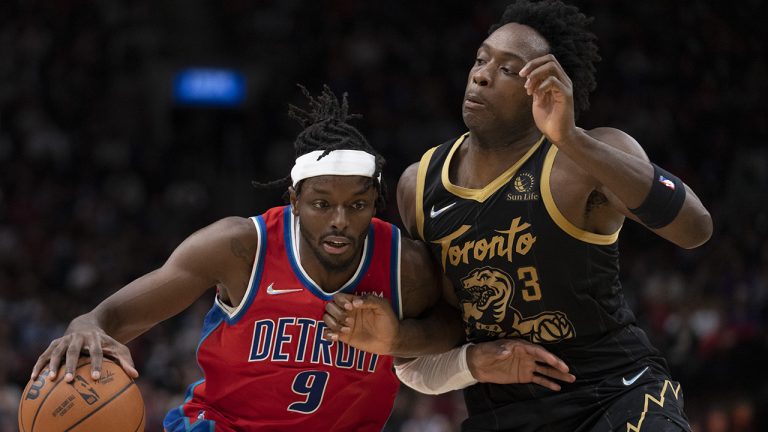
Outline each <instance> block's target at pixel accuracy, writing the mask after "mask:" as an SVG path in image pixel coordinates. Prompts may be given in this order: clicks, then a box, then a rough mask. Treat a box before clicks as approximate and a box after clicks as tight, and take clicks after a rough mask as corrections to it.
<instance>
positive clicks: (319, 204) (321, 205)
mask: <svg viewBox="0 0 768 432" xmlns="http://www.w3.org/2000/svg"><path fill="white" fill-rule="evenodd" d="M312 207H315V208H326V207H328V203H327V202H325V201H315V202H313V203H312Z"/></svg>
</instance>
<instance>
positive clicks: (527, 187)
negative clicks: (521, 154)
mask: <svg viewBox="0 0 768 432" xmlns="http://www.w3.org/2000/svg"><path fill="white" fill-rule="evenodd" d="M534 184H535V179H534V178H533V176H532V175H531V173H528V172H521V173H520V174H518V175H517V176H516V177H515V180H514V181H513V182H512V186H513V187H514V188H515V192H516V193H515V192H509V193H507V201H532V200H537V199H539V194H538V193H536V192H535V191H534Z"/></svg>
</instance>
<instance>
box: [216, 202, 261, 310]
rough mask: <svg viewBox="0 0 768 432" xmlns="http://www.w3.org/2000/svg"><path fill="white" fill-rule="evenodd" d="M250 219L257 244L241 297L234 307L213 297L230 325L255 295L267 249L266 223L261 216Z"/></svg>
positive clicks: (246, 308)
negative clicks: (246, 283) (249, 275)
mask: <svg viewBox="0 0 768 432" xmlns="http://www.w3.org/2000/svg"><path fill="white" fill-rule="evenodd" d="M251 220H252V221H253V224H254V225H255V226H256V233H257V234H256V235H257V236H258V245H257V246H256V254H255V256H254V261H253V269H251V277H250V279H249V280H248V288H246V290H245V294H244V295H243V299H242V300H241V301H240V304H238V305H237V306H236V307H233V306H230V305H227V304H224V302H222V301H221V299H219V296H218V295H217V296H216V299H215V303H216V306H218V307H219V308H220V309H221V311H222V312H224V314H225V316H226V321H227V323H228V324H230V325H231V324H235V323H237V322H238V321H239V320H240V318H242V317H243V315H245V311H247V310H248V307H250V305H251V303H253V299H254V298H255V297H256V294H257V292H258V289H259V284H261V274H262V270H263V268H264V255H265V254H266V251H267V235H266V224H265V222H264V218H263V217H262V216H254V217H252V218H251Z"/></svg>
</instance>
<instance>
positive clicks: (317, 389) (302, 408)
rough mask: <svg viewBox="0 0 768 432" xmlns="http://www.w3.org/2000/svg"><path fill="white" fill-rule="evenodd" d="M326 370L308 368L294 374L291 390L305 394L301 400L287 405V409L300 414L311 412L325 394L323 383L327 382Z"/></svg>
mask: <svg viewBox="0 0 768 432" xmlns="http://www.w3.org/2000/svg"><path fill="white" fill-rule="evenodd" d="M328 375H330V374H329V373H328V372H326V371H315V370H308V371H302V372H299V373H298V374H296V377H295V378H294V379H293V384H292V385H291V390H293V392H294V393H296V394H298V395H302V396H305V398H304V400H303V401H299V402H294V403H292V404H290V405H288V411H293V412H297V413H300V414H312V413H313V412H315V411H317V409H318V408H319V407H320V403H321V402H322V401H323V395H324V394H325V385H326V384H328Z"/></svg>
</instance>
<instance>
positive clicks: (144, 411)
mask: <svg viewBox="0 0 768 432" xmlns="http://www.w3.org/2000/svg"><path fill="white" fill-rule="evenodd" d="M146 415H147V410H146V408H145V407H144V404H141V420H139V424H137V425H136V430H135V431H134V432H139V428H140V427H141V424H142V423H144V416H146Z"/></svg>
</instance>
